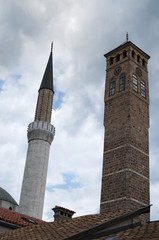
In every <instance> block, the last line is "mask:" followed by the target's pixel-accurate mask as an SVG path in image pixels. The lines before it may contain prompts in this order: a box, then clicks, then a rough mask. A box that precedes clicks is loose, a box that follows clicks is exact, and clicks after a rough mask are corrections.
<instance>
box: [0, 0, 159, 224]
mask: <svg viewBox="0 0 159 240" xmlns="http://www.w3.org/2000/svg"><path fill="white" fill-rule="evenodd" d="M158 28H159V1H158V0H140V1H139V0H27V1H24V0H13V1H10V0H5V1H3V0H0V186H1V187H3V188H4V189H5V190H7V191H8V192H9V193H10V194H11V195H12V196H13V197H14V198H15V200H16V201H17V202H19V197H20V190H21V184H22V178H23V171H24V164H25V159H26V152H27V136H26V132H27V125H28V124H29V123H30V122H32V121H33V120H34V114H35V107H36V100H37V94H38V88H39V86H40V82H41V79H42V76H43V73H44V70H45V67H46V63H47V60H48V57H49V53H50V45H51V41H53V42H54V87H55V95H54V106H53V108H54V110H53V113H52V124H53V125H54V126H55V128H56V135H55V138H54V141H53V143H52V146H51V152H50V160H49V169H48V177H47V187H46V195H45V206H44V215H43V219H44V220H47V221H52V220H53V216H52V215H53V212H52V210H51V208H52V207H54V206H55V205H60V206H63V207H66V208H69V209H71V210H74V211H76V216H79V215H84V214H90V213H97V212H99V204H100V188H101V172H102V157H103V139H104V128H103V113H104V82H105V58H104V57H103V54H105V53H106V52H108V51H110V50H112V49H113V48H115V47H117V46H118V45H120V44H121V43H123V42H124V41H125V34H126V32H127V31H128V32H129V40H131V41H132V42H133V43H134V44H136V45H137V46H139V47H140V48H141V49H143V50H144V51H145V52H146V53H148V54H149V55H150V56H151V59H150V60H149V87H150V171H151V173H150V176H151V184H150V185H151V203H152V204H153V207H152V209H151V219H153V220H155V219H159V174H158V169H159V127H158V122H159V111H158V108H159V107H158V106H159V94H158V92H159V79H158V76H159V31H158Z"/></svg>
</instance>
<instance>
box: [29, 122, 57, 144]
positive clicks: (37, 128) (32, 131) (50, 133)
mask: <svg viewBox="0 0 159 240" xmlns="http://www.w3.org/2000/svg"><path fill="white" fill-rule="evenodd" d="M27 130H28V131H27V132H28V141H31V140H35V139H41V140H44V141H48V142H49V143H50V144H51V142H52V140H53V138H54V135H55V127H54V126H53V125H52V124H50V123H48V122H42V121H35V122H32V123H30V124H29V126H28V129H27Z"/></svg>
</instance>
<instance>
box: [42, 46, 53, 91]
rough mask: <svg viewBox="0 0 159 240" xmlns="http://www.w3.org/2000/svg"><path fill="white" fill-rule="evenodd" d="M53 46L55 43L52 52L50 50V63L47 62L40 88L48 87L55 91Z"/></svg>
mask: <svg viewBox="0 0 159 240" xmlns="http://www.w3.org/2000/svg"><path fill="white" fill-rule="evenodd" d="M52 48H53V43H52V45H51V52H50V56H49V60H48V63H47V66H46V69H45V72H44V76H43V79H42V82H41V85H40V89H43V88H47V89H50V90H52V91H54V89H53V67H52ZM40 89H39V90H40Z"/></svg>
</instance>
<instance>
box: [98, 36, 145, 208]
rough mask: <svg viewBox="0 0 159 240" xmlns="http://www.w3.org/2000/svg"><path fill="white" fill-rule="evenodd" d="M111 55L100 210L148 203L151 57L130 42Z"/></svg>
mask: <svg viewBox="0 0 159 240" xmlns="http://www.w3.org/2000/svg"><path fill="white" fill-rule="evenodd" d="M126 40H127V41H126V42H125V43H123V44H121V45H120V46H119V47H117V48H115V49H114V50H112V51H110V52H108V53H107V54H105V55H104V56H105V57H106V59H107V60H106V65H107V66H106V68H107V70H106V85H105V99H104V101H105V113H104V127H105V138H104V153H103V173H102V190H101V203H100V212H101V213H103V212H110V211H117V210H121V209H137V208H139V207H141V206H145V205H148V204H149V84H148V70H147V64H148V59H149V58H150V57H149V56H148V55H147V54H146V53H145V52H144V51H142V50H141V49H140V48H139V47H137V46H136V45H135V44H133V43H132V42H131V41H128V35H127V39H126Z"/></svg>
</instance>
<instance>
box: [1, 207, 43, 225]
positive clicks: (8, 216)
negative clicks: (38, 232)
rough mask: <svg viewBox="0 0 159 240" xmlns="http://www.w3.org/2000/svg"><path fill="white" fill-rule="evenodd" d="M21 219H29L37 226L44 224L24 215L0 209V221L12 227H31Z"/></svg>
mask: <svg viewBox="0 0 159 240" xmlns="http://www.w3.org/2000/svg"><path fill="white" fill-rule="evenodd" d="M22 217H24V218H28V219H31V220H32V221H34V222H36V223H38V224H40V223H43V222H44V221H42V220H39V219H36V218H32V217H29V216H26V215H24V214H21V213H18V212H13V211H11V210H8V209H5V208H0V221H3V222H6V223H10V224H14V225H17V226H21V227H26V226H32V225H33V224H32V223H29V222H27V221H24V220H23V219H22Z"/></svg>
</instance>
